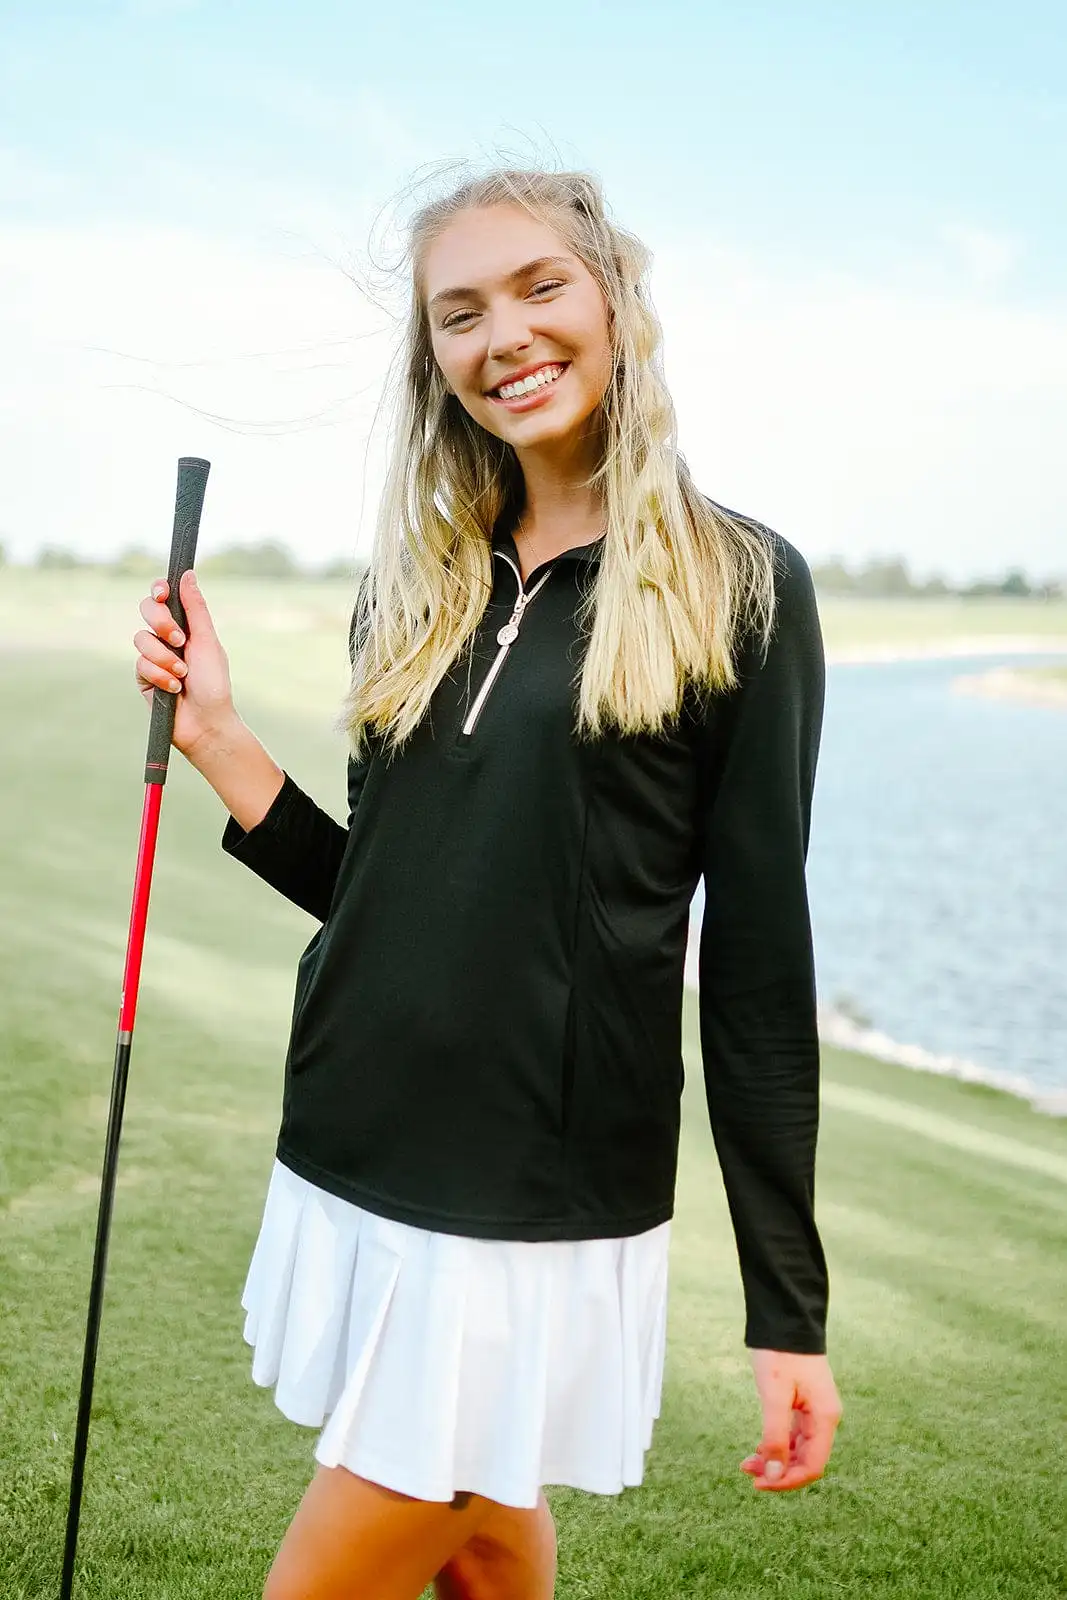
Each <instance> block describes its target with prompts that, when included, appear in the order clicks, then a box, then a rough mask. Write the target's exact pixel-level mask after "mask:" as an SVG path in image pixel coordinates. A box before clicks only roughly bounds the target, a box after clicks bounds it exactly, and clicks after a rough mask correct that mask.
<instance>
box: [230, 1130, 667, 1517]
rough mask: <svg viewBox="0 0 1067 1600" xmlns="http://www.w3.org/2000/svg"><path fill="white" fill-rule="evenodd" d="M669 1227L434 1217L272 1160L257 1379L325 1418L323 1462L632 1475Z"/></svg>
mask: <svg viewBox="0 0 1067 1600" xmlns="http://www.w3.org/2000/svg"><path fill="white" fill-rule="evenodd" d="M669 1240H670V1222H669V1221H668V1222H664V1223H661V1224H659V1226H657V1227H655V1228H652V1229H650V1230H648V1231H647V1232H645V1233H640V1234H636V1235H633V1236H631V1237H629V1238H608V1239H581V1240H546V1241H527V1240H510V1239H472V1238H467V1237H465V1236H461V1235H458V1234H448V1233H438V1232H435V1231H432V1230H429V1229H424V1228H417V1227H413V1226H411V1225H410V1224H409V1223H405V1222H394V1221H392V1220H391V1219H389V1218H386V1217H380V1216H377V1215H376V1214H374V1213H372V1212H370V1211H366V1210H365V1209H363V1208H362V1207H361V1206H358V1205H354V1204H352V1202H351V1201H348V1200H342V1199H340V1198H338V1197H337V1196H335V1195H332V1194H328V1193H326V1192H325V1191H324V1190H322V1189H320V1188H318V1187H317V1186H316V1185H314V1184H311V1183H309V1182H307V1180H306V1179H304V1178H301V1177H298V1176H297V1175H296V1174H295V1173H293V1172H291V1171H290V1170H289V1169H288V1167H285V1166H283V1165H282V1164H281V1163H280V1162H278V1161H276V1162H275V1164H274V1168H273V1171H272V1173H271V1178H270V1184H269V1187H268V1190H267V1198H266V1204H265V1206H264V1211H263V1220H262V1225H261V1227H260V1232H259V1237H258V1240H257V1242H256V1246H255V1250H254V1252H253V1255H252V1260H251V1264H250V1266H249V1270H248V1278H247V1281H246V1284H245V1289H244V1294H243V1296H242V1302H241V1303H242V1305H243V1307H244V1309H245V1311H246V1312H247V1317H246V1321H245V1327H244V1337H245V1339H246V1340H247V1342H248V1343H249V1344H250V1345H251V1346H252V1347H253V1351H254V1354H253V1358H252V1378H253V1381H254V1382H255V1383H257V1384H259V1385H261V1386H262V1387H264V1388H271V1387H273V1389H274V1398H275V1403H276V1404H277V1406H278V1408H279V1409H280V1410H281V1411H282V1413H283V1414H284V1415H285V1416H286V1417H288V1418H290V1420H291V1421H293V1422H297V1423H302V1424H304V1425H305V1426H309V1427H322V1429H323V1431H322V1433H321V1435H320V1437H319V1440H318V1443H317V1445H316V1448H315V1459H316V1460H317V1461H319V1462H321V1463H322V1464H323V1465H324V1466H327V1467H336V1466H344V1467H347V1468H348V1469H349V1470H350V1471H351V1472H355V1473H358V1474H360V1475H361V1476H362V1477H365V1478H369V1479H371V1480H372V1481H374V1482H376V1483H380V1484H383V1485H384V1486H385V1487H386V1488H390V1489H394V1490H397V1491H399V1492H400V1493H403V1494H410V1495H415V1496H417V1497H418V1498H419V1499H423V1500H445V1501H447V1500H451V1499H452V1498H453V1496H454V1495H455V1494H456V1493H457V1492H458V1491H460V1490H464V1491H468V1492H471V1493H475V1494H481V1495H485V1496H487V1497H488V1498H490V1499H492V1500H496V1501H499V1502H500V1503H502V1504H504V1505H511V1506H519V1507H532V1506H534V1505H536V1504H537V1499H538V1495H539V1492H540V1489H541V1487H542V1485H544V1484H567V1485H570V1486H571V1487H573V1488H577V1489H585V1490H589V1491H590V1492H592V1493H595V1494H619V1493H620V1492H621V1491H622V1489H624V1488H626V1487H630V1486H633V1485H636V1484H639V1483H640V1482H641V1481H642V1476H643V1473H644V1457H645V1452H646V1451H647V1450H648V1448H649V1446H650V1445H651V1443H652V1427H653V1423H654V1421H655V1419H656V1418H657V1417H658V1416H659V1413H660V1396H661V1390H662V1384H663V1365H664V1354H665V1349H666V1331H667V1256H668V1245H669ZM324 1423H325V1426H324V1427H323V1424H324Z"/></svg>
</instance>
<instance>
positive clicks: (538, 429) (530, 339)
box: [422, 205, 612, 460]
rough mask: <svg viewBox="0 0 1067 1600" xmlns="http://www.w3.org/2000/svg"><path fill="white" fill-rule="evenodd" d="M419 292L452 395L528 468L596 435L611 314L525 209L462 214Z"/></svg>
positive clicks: (439, 243) (608, 365)
mask: <svg viewBox="0 0 1067 1600" xmlns="http://www.w3.org/2000/svg"><path fill="white" fill-rule="evenodd" d="M422 293H423V300H424V303H425V305H426V308H427V316H428V318H429V323H430V333H431V340H432V344H433V352H434V356H435V357H436V360H437V364H438V366H439V367H440V369H441V372H442V374H443V376H444V378H445V381H446V382H447V384H448V386H449V388H450V389H451V390H452V391H453V393H454V394H455V395H456V398H457V399H458V400H459V402H460V404H461V405H462V406H463V408H464V410H465V411H467V412H469V413H470V415H471V416H472V417H473V418H474V420H475V421H476V422H478V423H480V424H481V426H482V427H483V428H485V429H487V431H488V432H489V433H493V434H496V436H497V437H498V438H500V439H504V440H506V441H507V442H508V443H509V444H511V445H513V446H514V448H515V450H516V453H517V454H518V456H519V458H520V460H521V459H522V456H523V454H524V452H528V451H538V452H542V453H549V454H553V453H556V452H558V451H559V449H560V447H563V448H564V449H565V450H566V451H567V452H568V453H571V451H572V450H573V447H574V446H575V445H578V444H580V442H581V441H584V440H587V439H591V438H593V437H594V436H595V434H596V433H597V431H598V429H597V426H596V418H595V416H594V413H595V412H596V410H597V407H598V406H599V404H600V401H601V400H602V398H603V396H604V393H605V391H606V389H607V386H608V382H609V380H610V377H611V370H612V356H611V344H610V339H609V332H608V319H607V310H606V307H605V302H604V296H603V294H602V293H601V289H600V285H599V284H598V282H597V280H596V279H595V278H594V277H593V275H592V273H591V272H590V271H589V269H588V268H587V267H586V266H585V264H584V262H583V261H582V260H581V259H580V258H579V257H578V256H576V255H575V254H574V253H573V251H572V250H571V249H570V247H569V246H568V245H567V244H566V243H565V241H564V240H563V239H561V238H560V236H559V234H557V233H555V232H554V231H553V230H552V229H551V228H550V227H548V226H547V225H546V224H545V223H543V222H539V221H537V219H536V218H534V217H532V216H531V215H530V213H529V212H528V211H526V210H525V209H524V208H523V207H522V206H511V205H498V206H491V207H485V208H482V209H478V210H472V211H464V212H462V213H461V214H460V215H459V216H458V217H456V218H454V220H453V221H452V222H451V223H450V224H449V225H448V227H447V228H446V229H445V230H444V231H443V232H442V233H440V234H439V235H438V236H437V238H436V239H435V240H434V241H433V243H432V244H431V245H430V246H429V248H428V250H427V252H426V257H425V260H424V262H423V270H422ZM531 378H532V379H533V384H532V385H531V382H530V379H531ZM508 380H512V382H515V381H516V380H517V381H518V384H519V388H518V389H517V390H516V389H514V388H512V387H510V386H509V382H508ZM501 386H503V388H504V393H503V394H502V393H501V392H500V390H501ZM590 419H593V420H592V422H591V421H590Z"/></svg>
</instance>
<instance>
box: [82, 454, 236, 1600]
mask: <svg viewBox="0 0 1067 1600" xmlns="http://www.w3.org/2000/svg"><path fill="white" fill-rule="evenodd" d="M210 468H211V463H210V462H208V461H203V460H201V459H200V458H199V457H197V456H182V457H181V458H180V459H179V461H178V486H177V492H176V495H175V502H174V532H173V535H172V537H171V545H170V565H169V567H168V569H167V583H168V593H167V607H168V609H169V611H170V614H171V616H172V617H173V618H174V621H175V623H176V624H177V626H178V627H179V628H181V629H182V631H183V632H185V631H186V630H187V623H186V616H185V608H184V606H183V605H182V603H181V600H180V598H179V593H178V585H179V581H180V579H181V575H182V573H183V572H185V571H187V569H188V568H189V567H191V566H192V564H193V558H194V556H195V554H196V541H197V535H198V533H199V531H200V513H201V510H202V509H203V504H204V489H205V487H206V485H207V475H208V472H209V471H210ZM174 712H175V697H174V695H173V694H169V693H168V692H167V691H166V690H165V689H159V688H157V689H156V690H155V692H154V694H153V697H152V717H151V722H150V724H149V730H148V751H147V755H146V757H145V774H144V779H145V795H144V809H143V811H142V814H141V838H140V842H139V844H138V848H137V866H136V870H135V873H134V881H133V906H132V910H131V912H130V930H129V936H128V939H127V944H126V967H125V971H124V973H123V979H122V998H121V1000H120V1002H119V1026H118V1039H117V1042H116V1046H115V1068H114V1073H113V1076H112V1080H111V1106H110V1109H109V1112H108V1121H107V1140H106V1143H105V1145H104V1168H103V1176H102V1179H101V1185H100V1209H99V1212H98V1215H97V1223H96V1248H95V1251H94V1254H93V1273H92V1281H91V1285H90V1289H89V1312H88V1317H87V1320H86V1328H85V1351H84V1355H83V1358H82V1377H81V1393H80V1396H79V1399H78V1420H77V1425H76V1427H75V1431H74V1457H73V1464H72V1467H71V1474H70V1503H69V1506H68V1509H67V1536H66V1546H65V1549H64V1552H63V1578H62V1582H61V1585H60V1591H59V1592H60V1600H70V1597H71V1593H72V1590H73V1586H74V1559H75V1554H76V1552H77V1547H78V1523H79V1519H80V1516H81V1500H82V1482H83V1479H84V1476H85V1452H86V1446H87V1444H88V1439H89V1419H90V1415H91V1412H92V1403H93V1378H94V1375H95V1371H96V1348H97V1343H98V1340H99V1335H100V1311H101V1306H102V1303H103V1297H104V1275H105V1272H106V1270H107V1247H108V1236H109V1233H110V1229H111V1210H112V1203H113V1201H114V1195H115V1178H116V1173H117V1170H118V1155H119V1137H120V1134H121V1131H122V1111H123V1106H124V1104H125V1101H126V1080H127V1076H128V1074H129V1065H130V1049H131V1046H132V1043H133V1024H134V1015H135V1012H136V1010H137V986H138V982H139V980H140V976H141V954H142V951H143V948H144V933H145V924H146V922H147V920H148V896H149V893H150V891H151V887H152V865H153V861H154V859H155V850H156V833H157V830H158V827H159V812H160V806H161V804H162V800H163V785H164V783H165V782H166V781H167V763H168V761H169V758H170V748H171V738H172V736H173V733H174Z"/></svg>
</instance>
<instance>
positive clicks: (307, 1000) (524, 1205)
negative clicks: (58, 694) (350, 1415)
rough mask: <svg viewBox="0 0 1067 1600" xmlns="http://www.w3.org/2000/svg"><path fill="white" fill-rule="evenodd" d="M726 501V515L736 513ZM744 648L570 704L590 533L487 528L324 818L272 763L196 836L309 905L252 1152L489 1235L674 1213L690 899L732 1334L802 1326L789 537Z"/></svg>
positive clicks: (809, 1149) (801, 783) (804, 651)
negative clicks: (523, 547)
mask: <svg viewBox="0 0 1067 1600" xmlns="http://www.w3.org/2000/svg"><path fill="white" fill-rule="evenodd" d="M734 515H736V513H734ZM749 525H750V526H751V527H753V528H754V529H756V530H757V531H758V533H759V534H760V536H761V537H763V538H765V539H767V540H768V541H769V542H770V543H771V546H772V548H773V551H774V554H775V558H776V566H777V573H776V580H775V581H776V591H777V604H778V614H777V621H776V625H775V631H774V634H773V637H772V640H771V643H770V646H769V649H768V652H767V655H766V659H763V658H762V656H761V652H760V650H759V645H758V641H757V640H756V639H755V637H754V635H751V634H750V635H749V636H748V637H747V638H746V640H745V642H744V647H743V650H742V653H741V655H740V656H739V658H738V666H739V671H740V674H741V677H740V682H739V684H738V686H737V688H735V689H734V690H732V691H730V692H729V693H727V694H722V695H719V696H716V697H714V698H713V699H712V701H711V703H710V708H708V709H705V710H704V712H703V713H702V714H697V712H696V710H695V709H694V702H692V701H687V703H686V706H685V708H684V710H683V714H682V716H681V717H680V718H679V719H678V722H677V724H676V725H675V727H674V728H673V729H672V730H670V731H667V732H665V733H663V734H660V735H656V736H651V735H639V736H632V735H622V734H619V733H617V732H610V733H608V734H606V735H604V736H602V737H601V738H599V739H597V740H595V741H588V740H578V739H576V738H575V737H574V735H573V732H572V729H573V725H574V718H575V707H576V695H577V687H576V681H575V680H576V675H577V673H578V671H579V669H580V666H581V662H582V659H583V649H584V643H585V640H584V638H583V637H582V636H581V635H580V633H579V630H578V626H577V622H576V618H575V608H576V605H577V602H578V600H579V597H580V590H579V585H580V584H586V583H588V582H589V581H590V580H591V578H592V576H593V568H594V564H595V563H596V562H597V561H598V560H599V557H600V545H601V541H600V540H594V541H593V542H592V543H591V544H588V545H583V546H579V547H576V548H574V549H571V550H567V551H564V552H563V553H562V554H561V555H558V556H556V557H554V558H553V559H552V560H551V561H548V562H545V563H543V564H542V565H541V566H540V567H538V568H537V569H536V570H535V571H534V572H532V573H531V574H530V575H529V578H528V580H527V582H526V584H525V585H524V584H523V582H522V578H521V573H520V569H519V563H518V559H517V553H516V549H515V545H514V542H513V540H512V538H511V536H510V535H509V534H504V533H501V532H498V533H497V534H496V535H495V536H494V540H493V550H494V559H493V574H494V577H493V589H492V594H491V598H490V600H489V602H488V605H487V608H486V611H485V614H484V616H483V618H482V620H481V622H480V624H479V627H478V630H477V634H476V636H475V638H474V640H473V641H472V646H471V648H470V649H469V650H468V651H467V652H465V653H464V656H463V657H462V659H461V660H458V661H457V662H456V663H454V664H453V667H452V669H451V670H450V671H449V673H448V674H447V675H446V677H445V678H443V679H442V681H441V683H440V684H439V685H438V688H437V690H436V691H435V693H434V695H433V698H432V700H431V704H430V707H429V711H428V715H427V716H426V717H425V718H424V719H423V721H422V723H421V724H420V725H419V727H418V728H417V729H416V730H415V732H414V733H413V734H412V736H411V739H410V741H409V742H408V744H407V745H406V746H405V748H404V749H403V751H402V752H401V753H400V755H399V756H392V757H386V756H385V755H384V754H383V753H382V751H381V749H380V746H379V745H377V744H376V743H374V742H373V741H372V749H371V753H370V754H369V755H368V756H367V757H366V758H365V759H363V760H361V761H359V762H357V761H356V760H355V759H354V758H353V757H351V756H350V757H349V760H348V801H349V816H348V825H347V827H342V826H341V825H340V824H339V823H338V822H336V821H335V820H334V819H333V818H332V817H331V816H329V815H327V813H326V812H324V811H323V810H322V809H321V808H320V807H319V806H317V805H316V804H315V802H314V801H313V800H312V799H311V798H310V796H309V795H307V794H306V793H305V792H304V791H303V790H302V789H301V788H300V787H299V786H298V784H297V783H296V782H295V781H294V779H293V778H292V777H291V775H290V774H289V773H288V772H286V773H285V778H284V782H283V784H282V788H281V790H280V791H279V793H278V795H277V797H276V798H275V800H274V801H273V802H272V804H271V806H270V809H269V810H268V812H267V814H266V815H265V816H264V818H263V819H262V821H261V822H259V823H258V824H257V825H256V826H255V827H253V828H252V829H250V830H249V831H247V832H245V831H244V830H242V829H241V828H240V826H239V825H238V823H237V822H236V820H235V819H234V818H233V817H230V818H229V819H228V820H227V823H226V826H225V830H224V833H223V837H222V847H223V849H224V850H226V851H227V852H228V853H229V854H231V855H233V856H235V857H236V858H237V859H238V860H240V861H243V862H244V863H245V864H246V865H247V866H248V867H250V868H251V869H252V870H253V871H254V872H256V873H258V874H259V876H260V877H262V878H263V879H265V880H266V882H268V883H269V884H271V885H272V886H273V887H274V888H275V889H277V890H278V891H279V892H280V893H282V894H284V895H285V896H286V897H287V898H288V899H290V900H292V901H293V902H294V903H295V904H297V905H299V906H301V907H303V909H304V910H306V911H307V912H308V913H309V914H310V915H311V916H312V917H314V918H315V919H316V921H317V922H318V923H319V927H318V928H317V929H316V930H315V932H314V934H313V935H312V938H311V940H310V942H309V943H308V945H307V946H306V948H305V950H304V952H303V954H302V955H301V957H300V960H299V963H298V969H297V976H296V989H295V995H294V1003H293V1012H292V1022H291V1028H290V1037H289V1045H288V1050H287V1053H286V1059H285V1086H284V1093H283V1109H282V1120H281V1130H280V1133H279V1138H278V1145H277V1155H278V1159H279V1160H280V1161H281V1162H282V1163H283V1164H284V1165H286V1166H288V1167H290V1168H291V1169H292V1170H293V1171H295V1172H297V1173H299V1174H300V1175H302V1176H303V1177H305V1178H307V1179H309V1180H310V1181H311V1182H312V1183H315V1184H317V1185H319V1186H320V1187H322V1188H324V1189H326V1190H328V1191H330V1192H331V1193H333V1194H337V1195H341V1196H343V1197H344V1198H346V1199H349V1200H352V1201H354V1202H355V1203H356V1204H358V1205H361V1206H363V1207H365V1208H366V1209H367V1210H370V1211H374V1212H377V1213H379V1214H381V1215H383V1216H387V1217H392V1218H394V1219H397V1220H399V1221H403V1222H408V1223H412V1224H414V1225H416V1226H419V1227H426V1228H433V1229H438V1230H441V1231H444V1232H447V1233H457V1234H467V1235H471V1236H475V1237H479V1238H498V1239H531V1240H537V1239H542V1240H543V1239H586V1238H600V1237H618V1236H623V1235H630V1234H634V1233H638V1232H642V1231H644V1230H645V1229H647V1228H651V1227H654V1226H656V1225H657V1224H659V1223H661V1222H663V1221H666V1220H667V1219H668V1218H669V1217H670V1216H671V1215H672V1214H673V1209H674V1191H675V1177H676V1170H677V1155H678V1135H679V1124H680V1096H681V1090H682V1077H683V1066H682V1054H681V1009H682V988H683V970H684V962H685V952H686V944H687V933H688V920H689V906H690V902H691V900H692V897H693V894H694V891H695V888H696V884H697V882H698V879H699V878H700V876H701V874H702V875H703V878H704V886H705V911H704V919H703V923H702V928H701V936H700V957H699V977H700V1032H701V1046H702V1056H703V1067H704V1078H705V1085H706V1094H707V1104H708V1111H709V1116H710V1121H711V1128H712V1132H713V1137H714V1142H715V1147H716V1151H717V1154H718V1158H719V1162H720V1166H721V1169H722V1173H723V1179H724V1183H725V1188H726V1193H727V1198H728V1202H729V1207H730V1214H731V1218H732V1223H733V1228H734V1234H735V1238H736V1242H737V1250H738V1257H739V1261H740V1267H741V1275H742V1282H743V1286H744V1291H745V1302H746V1322H745V1343H746V1344H747V1345H749V1346H750V1347H758V1348H769V1349H777V1350H793V1351H801V1352H815V1353H819V1352H822V1351H824V1350H825V1328H826V1310H827V1294H828V1285H827V1272H826V1263H825V1259H824V1255H823V1251H822V1247H821V1243H820V1240H819V1235H818V1232H817V1229H816V1224H815V1219H814V1163H815V1148H816V1137H817V1127H818V1104H819V1045H818V1036H817V1032H816V1003H815V976H814V958H813V950H812V938H811V927H810V919H809V911H808V900H807V888H806V880H805V863H806V857H807V848H808V834H809V826H810V813H811V800H812V792H813V786H814V780H815V769H816V761H817V755H818V746H819V738H820V731H821V724H822V711H823V698H824V680H825V668H824V656H823V645H822V635H821V631H820V626H819V619H818V612H817V608H816V602H815V594H814V588H813V585H812V580H811V574H810V570H809V568H808V566H807V563H806V562H805V560H804V558H803V556H802V555H801V554H800V552H799V551H798V550H796V549H795V548H794V546H793V545H791V544H790V543H789V542H788V541H787V540H785V539H783V538H782V537H781V536H780V535H778V534H775V533H773V532H771V530H769V529H766V528H764V527H762V525H760V524H756V523H750V524H749Z"/></svg>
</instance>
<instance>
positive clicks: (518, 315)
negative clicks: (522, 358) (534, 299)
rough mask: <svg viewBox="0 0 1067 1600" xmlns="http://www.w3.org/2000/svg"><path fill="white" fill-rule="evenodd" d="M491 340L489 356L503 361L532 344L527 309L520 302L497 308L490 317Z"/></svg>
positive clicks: (488, 348) (490, 313) (488, 349)
mask: <svg viewBox="0 0 1067 1600" xmlns="http://www.w3.org/2000/svg"><path fill="white" fill-rule="evenodd" d="M487 320H488V323H489V339H488V346H487V354H488V355H489V357H490V358H491V359H497V360H499V359H503V358H506V357H507V356H509V355H510V354H511V353H512V352H513V351H516V350H525V349H527V348H528V347H529V345H530V344H531V342H532V339H533V335H532V334H531V332H530V322H529V318H528V316H527V308H526V306H525V305H524V304H523V302H522V301H521V300H520V301H519V302H518V303H515V302H512V304H510V305H503V306H495V307H494V308H493V309H492V310H491V311H490V312H489V315H488V318H487Z"/></svg>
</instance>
